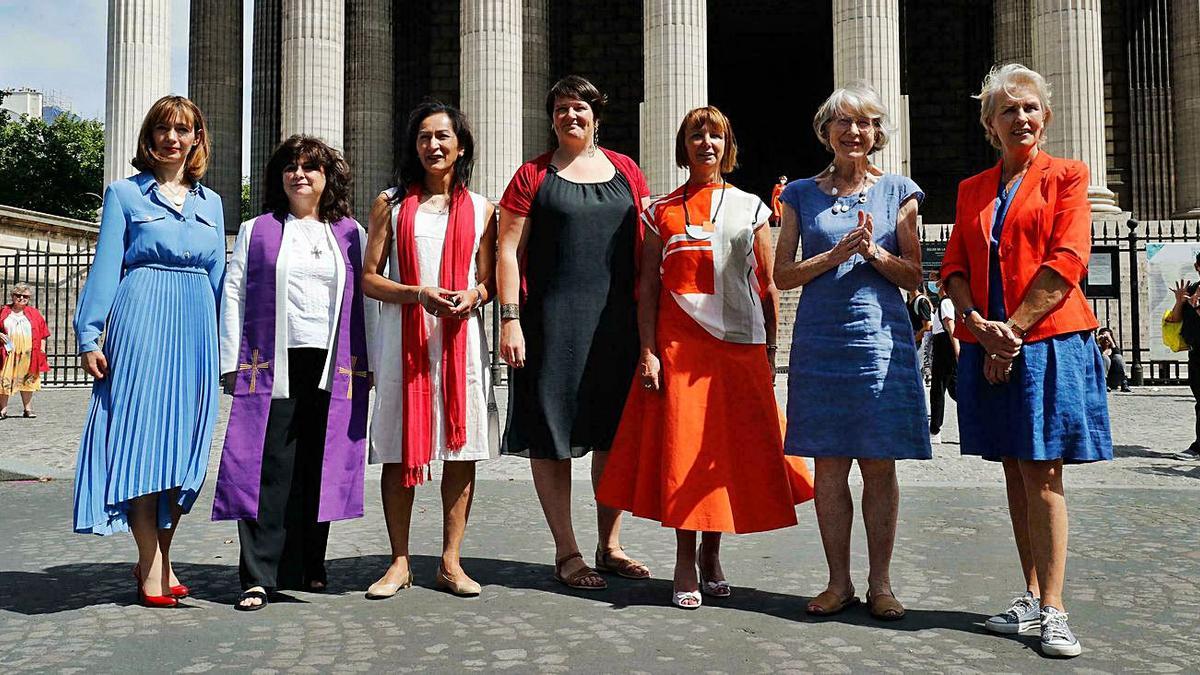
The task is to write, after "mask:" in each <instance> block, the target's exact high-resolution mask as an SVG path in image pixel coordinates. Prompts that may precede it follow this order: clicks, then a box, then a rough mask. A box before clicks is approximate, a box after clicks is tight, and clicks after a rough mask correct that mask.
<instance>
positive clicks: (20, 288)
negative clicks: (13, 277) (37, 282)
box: [8, 281, 33, 296]
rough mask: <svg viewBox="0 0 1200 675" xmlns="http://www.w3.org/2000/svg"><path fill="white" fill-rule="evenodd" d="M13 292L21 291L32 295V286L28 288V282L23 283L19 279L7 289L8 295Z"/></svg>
mask: <svg viewBox="0 0 1200 675" xmlns="http://www.w3.org/2000/svg"><path fill="white" fill-rule="evenodd" d="M13 293H22V294H25V295H30V296H32V295H33V289H32V288H30V287H29V284H27V283H25V282H24V281H19V282H17V283H15V284H13V287H12V288H10V289H8V294H9V295H12V294H13Z"/></svg>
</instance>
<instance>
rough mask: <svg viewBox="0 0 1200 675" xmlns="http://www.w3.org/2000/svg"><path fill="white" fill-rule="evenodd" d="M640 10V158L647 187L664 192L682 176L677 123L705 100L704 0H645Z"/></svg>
mask: <svg viewBox="0 0 1200 675" xmlns="http://www.w3.org/2000/svg"><path fill="white" fill-rule="evenodd" d="M642 11H643V14H642V29H643V31H644V38H643V39H644V42H645V61H644V66H643V86H644V88H645V94H644V102H643V104H642V109H641V112H642V119H641V135H640V136H641V139H640V140H641V148H640V154H641V158H640V159H641V166H642V171H643V172H645V174H646V181H647V182H648V183H649V184H650V192H651V193H652V194H664V193H667V192H670V191H671V190H674V189H675V188H676V187H678V186H679V185H680V184H681V183H683V181H684V180H686V179H687V172H686V171H684V170H682V169H679V168H677V167H676V166H675V134H676V132H677V131H678V130H679V123H680V122H682V121H683V116H684V115H685V114H687V112H688V111H689V110H691V109H693V108H698V107H700V106H702V105H706V104H707V103H708V8H707V3H705V1H704V0H646V3H645V5H644V8H643V10H642ZM603 131H604V129H603V127H601V137H603Z"/></svg>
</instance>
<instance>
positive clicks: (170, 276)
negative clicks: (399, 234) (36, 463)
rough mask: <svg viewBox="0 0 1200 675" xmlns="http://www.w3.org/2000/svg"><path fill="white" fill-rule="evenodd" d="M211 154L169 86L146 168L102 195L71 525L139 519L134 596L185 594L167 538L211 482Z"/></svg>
mask: <svg viewBox="0 0 1200 675" xmlns="http://www.w3.org/2000/svg"><path fill="white" fill-rule="evenodd" d="M208 156H209V145H208V138H207V127H206V125H205V123H204V117H203V115H202V114H201V112H200V110H199V109H198V108H197V107H196V106H195V104H194V103H192V102H191V101H189V100H188V99H186V98H183V97H181V96H167V97H163V98H162V99H159V100H158V101H157V102H156V103H155V104H154V105H153V106H152V107H151V108H150V111H149V113H147V115H146V118H145V120H144V121H143V122H142V128H141V132H140V133H139V135H138V149H137V156H136V157H135V158H134V160H133V165H134V167H135V168H138V169H140V170H141V173H139V174H137V175H135V176H131V177H129V178H126V179H123V180H118V181H114V182H113V183H112V184H111V185H109V186H108V189H107V190H106V191H105V193H104V210H103V216H102V218H101V222H100V237H99V241H98V243H97V246H96V257H95V261H94V263H93V265H92V269H91V273H90V274H89V275H88V279H87V284H86V286H85V287H84V290H83V294H82V296H81V297H80V299H79V306H78V308H77V310H76V313H75V332H76V334H77V338H78V344H79V353H80V361H81V363H82V366H83V368H84V369H85V370H86V371H87V372H88V373H89V374H90V375H92V376H93V377H94V378H96V380H95V383H94V385H93V388H92V399H91V404H90V405H89V407H88V415H87V422H86V424H85V426H84V430H83V437H82V439H81V441H80V444H79V457H78V461H77V464H76V481H75V531H76V532H80V533H91V534H99V535H107V534H112V533H114V532H121V531H125V530H132V532H133V536H134V539H135V540H136V542H137V546H138V564H137V566H135V567H134V576H135V577H136V578H137V579H138V597H139V600H140V601H141V602H142V603H143V604H146V605H148V606H173V605H174V604H176V602H177V600H176V597H178V596H186V595H187V593H188V589H187V587H186V586H183V585H181V584H180V583H179V580H178V579H177V578H176V577H175V575H174V573H173V572H172V570H171V562H170V547H171V539H172V536H173V535H174V533H175V528H176V525H178V523H179V518H180V516H181V515H182V514H184V513H187V512H188V511H189V510H190V509H191V507H192V504H193V503H194V502H195V500H196V496H197V494H198V493H199V492H200V486H201V485H202V484H203V482H204V475H205V471H206V470H207V468H208V453H209V443H210V441H211V437H212V431H213V426H214V423H215V422H216V417H217V395H218V390H217V370H218V367H217V305H216V297H217V294H218V293H219V292H220V288H221V278H222V275H223V273H224V270H225V228H224V221H223V217H222V211H221V198H220V196H218V195H217V193H215V192H213V191H212V190H209V189H208V188H206V187H204V186H202V185H200V183H199V179H200V177H201V176H203V175H204V170H205V168H206V166H207V163H208ZM102 333H103V334H104V340H103V347H101V345H100V337H101V334H102Z"/></svg>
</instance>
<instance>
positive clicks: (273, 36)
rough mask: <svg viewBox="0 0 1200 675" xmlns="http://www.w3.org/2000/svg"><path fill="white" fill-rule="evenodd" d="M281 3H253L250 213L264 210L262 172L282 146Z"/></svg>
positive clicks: (277, 0)
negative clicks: (280, 100) (280, 126)
mask: <svg viewBox="0 0 1200 675" xmlns="http://www.w3.org/2000/svg"><path fill="white" fill-rule="evenodd" d="M282 10H283V7H282V2H281V0H254V47H253V61H254V62H253V65H252V68H253V70H252V78H253V79H252V85H251V89H250V212H251V213H254V214H258V213H259V212H260V211H261V209H262V197H263V194H262V192H263V170H264V169H266V168H267V160H269V159H270V158H271V152H272V151H274V150H275V146H276V145H278V144H279V140H280V138H279V51H280V39H281V37H282V32H281V31H282V27H281V26H280V23H279V21H280V14H281V13H282Z"/></svg>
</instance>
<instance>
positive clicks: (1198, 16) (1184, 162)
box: [1171, 0, 1200, 218]
mask: <svg viewBox="0 0 1200 675" xmlns="http://www.w3.org/2000/svg"><path fill="white" fill-rule="evenodd" d="M1171 13H1172V17H1171V18H1172V24H1171V35H1172V38H1173V39H1172V41H1171V47H1172V49H1174V50H1175V53H1174V54H1172V57H1173V58H1172V62H1173V67H1172V69H1171V88H1172V107H1173V109H1174V112H1175V147H1176V148H1179V149H1180V151H1179V152H1177V153H1175V211H1176V215H1177V217H1180V218H1200V151H1197V149H1196V143H1197V139H1200V0H1174V4H1172V5H1171Z"/></svg>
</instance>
